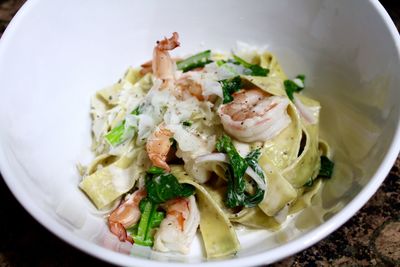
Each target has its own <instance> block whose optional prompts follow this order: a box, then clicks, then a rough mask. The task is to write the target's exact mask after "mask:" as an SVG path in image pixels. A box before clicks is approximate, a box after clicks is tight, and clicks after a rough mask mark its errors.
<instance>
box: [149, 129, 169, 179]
mask: <svg viewBox="0 0 400 267" xmlns="http://www.w3.org/2000/svg"><path fill="white" fill-rule="evenodd" d="M172 136H173V133H172V132H171V131H170V130H168V129H167V128H165V125H164V124H161V125H160V126H158V127H157V128H156V129H155V130H154V132H153V133H152V135H151V136H149V138H148V139H147V143H146V151H147V155H148V156H149V159H150V161H151V162H152V163H153V165H154V166H157V167H160V168H163V169H164V170H166V171H170V168H169V166H168V164H167V163H166V160H167V155H168V152H169V150H170V148H171V145H172V142H171V140H170V138H171V137H172Z"/></svg>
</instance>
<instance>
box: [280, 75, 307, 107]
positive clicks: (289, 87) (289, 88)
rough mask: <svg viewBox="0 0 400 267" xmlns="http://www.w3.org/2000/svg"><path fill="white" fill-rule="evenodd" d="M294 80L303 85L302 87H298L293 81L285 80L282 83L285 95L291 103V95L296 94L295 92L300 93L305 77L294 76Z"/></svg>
mask: <svg viewBox="0 0 400 267" xmlns="http://www.w3.org/2000/svg"><path fill="white" fill-rule="evenodd" d="M296 79H299V80H300V81H301V82H302V83H303V87H301V86H299V85H298V84H297V83H295V82H294V81H293V80H285V81H284V82H283V84H284V86H285V91H286V94H287V96H288V97H289V99H290V100H292V101H293V94H294V93H296V92H300V91H301V90H303V89H304V84H305V79H306V76H305V75H303V74H300V75H297V76H296Z"/></svg>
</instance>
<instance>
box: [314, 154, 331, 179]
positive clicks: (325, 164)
mask: <svg viewBox="0 0 400 267" xmlns="http://www.w3.org/2000/svg"><path fill="white" fill-rule="evenodd" d="M334 166H335V163H334V162H333V161H331V160H330V159H328V158H327V157H326V156H321V168H320V169H319V174H318V176H320V177H324V178H331V177H332V173H333V167H334Z"/></svg>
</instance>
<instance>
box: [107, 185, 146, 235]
mask: <svg viewBox="0 0 400 267" xmlns="http://www.w3.org/2000/svg"><path fill="white" fill-rule="evenodd" d="M146 195H147V193H146V190H144V189H140V190H137V191H136V192H135V193H133V194H132V195H130V196H129V198H128V199H127V200H126V201H125V202H123V203H122V204H121V205H119V206H118V208H116V209H115V210H114V211H113V212H111V214H110V216H109V217H108V224H109V226H110V231H111V232H112V233H113V234H114V235H116V236H117V237H118V238H119V240H120V241H126V240H127V241H129V242H131V243H133V240H132V237H130V236H129V235H127V233H126V229H127V228H128V227H131V226H132V225H134V224H136V223H137V222H138V221H139V219H140V215H141V213H140V210H139V203H140V201H141V200H142V199H143V198H144V197H145V196H146Z"/></svg>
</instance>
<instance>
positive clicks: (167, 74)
mask: <svg viewBox="0 0 400 267" xmlns="http://www.w3.org/2000/svg"><path fill="white" fill-rule="evenodd" d="M178 38H179V35H178V33H177V32H174V33H172V37H171V38H169V39H167V38H164V40H161V41H157V45H156V46H155V47H154V50H153V61H152V68H153V73H154V76H155V77H156V78H159V79H161V80H162V81H163V84H162V85H161V89H164V88H167V87H170V86H171V85H173V84H174V82H175V81H174V80H175V78H174V75H175V69H176V65H175V63H174V61H173V60H172V59H171V56H170V55H169V53H168V51H170V50H173V49H175V48H176V47H178V46H179V45H180V43H179V41H178Z"/></svg>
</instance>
